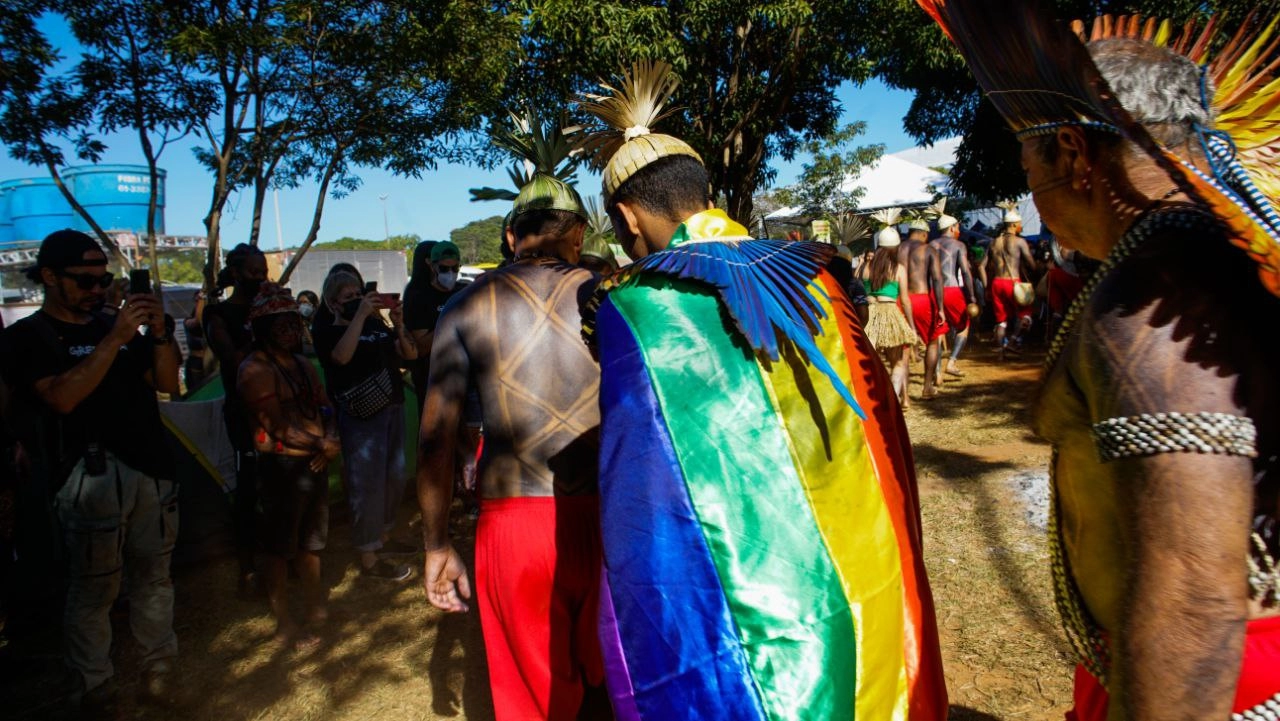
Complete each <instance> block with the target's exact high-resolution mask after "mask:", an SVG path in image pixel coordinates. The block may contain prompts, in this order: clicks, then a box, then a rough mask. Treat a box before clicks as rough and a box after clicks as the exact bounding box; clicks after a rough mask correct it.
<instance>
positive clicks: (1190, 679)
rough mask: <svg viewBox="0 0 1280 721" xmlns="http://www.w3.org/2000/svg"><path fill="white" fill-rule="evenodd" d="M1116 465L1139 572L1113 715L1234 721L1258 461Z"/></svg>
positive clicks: (1208, 458)
mask: <svg viewBox="0 0 1280 721" xmlns="http://www.w3.org/2000/svg"><path fill="white" fill-rule="evenodd" d="M1118 463H1123V464H1124V465H1123V468H1122V470H1121V469H1117V470H1120V474H1119V475H1120V476H1121V477H1122V478H1124V479H1125V481H1124V483H1123V484H1122V486H1121V489H1122V490H1121V513H1124V514H1126V515H1127V516H1128V518H1129V520H1130V522H1129V523H1125V522H1123V521H1122V522H1121V527H1122V529H1123V532H1122V537H1123V538H1124V546H1125V548H1124V552H1125V553H1124V556H1125V558H1126V559H1128V562H1129V567H1130V569H1131V573H1130V574H1129V576H1128V578H1127V579H1126V588H1125V592H1124V595H1125V602H1124V604H1123V607H1122V609H1121V621H1120V629H1119V633H1117V634H1116V641H1117V643H1115V644H1114V645H1113V649H1114V654H1113V663H1112V665H1113V672H1112V673H1113V677H1114V678H1113V681H1112V689H1113V690H1115V691H1116V693H1115V695H1114V697H1113V701H1114V703H1113V704H1112V708H1111V712H1110V713H1109V714H1108V716H1109V718H1110V719H1115V720H1119V719H1144V720H1146V719H1151V720H1160V719H1170V720H1171V721H1172V719H1188V718H1197V719H1225V718H1228V717H1229V716H1230V715H1231V706H1232V700H1233V698H1234V696H1235V685H1236V679H1237V677H1238V676H1239V673H1240V663H1241V654H1242V650H1243V647H1244V635H1245V624H1246V622H1247V619H1248V592H1247V584H1245V582H1244V563H1245V558H1246V557H1247V556H1248V553H1249V548H1248V533H1247V529H1248V527H1249V522H1250V518H1251V515H1252V497H1253V492H1252V482H1251V481H1252V464H1251V463H1250V462H1249V460H1248V459H1246V458H1231V457H1224V456H1215V455H1197V454H1186V453H1183V454H1164V455H1158V456H1151V457H1148V458H1144V459H1140V460H1129V461H1118Z"/></svg>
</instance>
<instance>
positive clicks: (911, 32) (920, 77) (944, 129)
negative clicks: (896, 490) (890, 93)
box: [868, 0, 1280, 204]
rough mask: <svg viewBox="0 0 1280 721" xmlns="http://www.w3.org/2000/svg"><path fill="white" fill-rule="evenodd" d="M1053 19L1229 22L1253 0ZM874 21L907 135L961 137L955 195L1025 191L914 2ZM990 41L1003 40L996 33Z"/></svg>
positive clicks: (1076, 12)
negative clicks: (905, 95) (1210, 18)
mask: <svg viewBox="0 0 1280 721" xmlns="http://www.w3.org/2000/svg"><path fill="white" fill-rule="evenodd" d="M1051 4H1052V5H1053V6H1054V7H1055V8H1056V9H1057V14H1058V18H1059V19H1060V20H1061V21H1063V22H1068V21H1070V20H1073V19H1084V20H1086V21H1088V20H1091V19H1092V18H1093V17H1094V16H1096V15H1099V14H1102V13H1113V14H1130V13H1142V14H1145V15H1148V16H1152V17H1157V18H1168V19H1171V20H1173V21H1174V22H1175V24H1177V23H1182V22H1185V21H1186V20H1187V19H1190V18H1201V19H1203V18H1204V17H1205V16H1206V15H1207V14H1208V13H1210V12H1214V11H1218V12H1221V13H1223V14H1224V16H1225V20H1226V27H1234V26H1235V25H1236V24H1238V22H1239V21H1240V20H1241V19H1242V18H1243V17H1244V16H1245V15H1246V14H1247V13H1248V12H1249V11H1251V10H1253V9H1254V8H1256V7H1258V5H1259V3H1257V2H1252V1H1250V2H1245V1H1244V0H1226V1H1222V0H1220V1H1219V2H1201V1H1199V0H1124V1H1123V2H1121V1H1119V0H1052V2H1051ZM1261 5H1262V6H1263V8H1264V9H1263V11H1262V12H1263V15H1264V16H1266V15H1267V13H1272V14H1274V13H1275V12H1276V10H1277V9H1280V2H1276V0H1264V2H1263V3H1261ZM868 13H869V15H870V16H871V17H872V18H873V20H872V22H873V23H874V26H875V27H876V28H878V29H879V30H880V32H878V33H876V34H875V35H874V36H872V37H871V38H870V41H869V45H868V49H869V52H870V56H871V57H873V58H875V74H876V75H878V76H879V77H880V78H881V79H883V80H884V81H885V83H886V84H888V85H890V86H891V87H895V88H901V89H905V90H912V91H914V92H915V94H916V95H915V98H914V100H913V101H912V103H911V107H910V109H909V110H908V112H907V115H906V117H905V118H903V127H904V128H905V129H906V131H907V133H908V134H910V135H911V136H912V137H913V138H915V139H916V140H918V141H919V142H921V143H926V144H928V143H933V142H936V141H938V140H942V139H945V138H950V137H953V136H956V135H962V136H963V141H962V143H961V145H960V148H959V149H958V150H957V152H956V163H955V166H954V167H953V168H952V170H951V187H950V189H949V191H950V192H951V193H952V194H956V195H959V194H963V195H966V196H970V197H971V198H973V199H975V200H978V201H981V202H982V203H983V204H990V203H991V202H994V201H997V200H1000V199H1002V198H1010V197H1017V196H1019V195H1021V194H1022V193H1025V192H1026V191H1027V186H1026V179H1025V177H1024V176H1023V173H1022V169H1021V165H1020V163H1019V160H1018V152H1019V145H1018V142H1017V141H1016V140H1015V139H1014V138H1013V134H1012V133H1011V132H1009V130H1008V128H1007V126H1006V125H1005V123H1004V120H1003V119H1002V118H1001V117H1000V115H999V114H998V113H997V112H996V111H995V108H994V107H993V106H992V105H991V104H990V103H989V102H987V101H986V100H985V99H984V98H983V97H982V94H981V93H980V92H979V90H978V87H977V84H976V83H975V81H974V80H973V76H972V74H971V73H970V72H969V70H968V68H967V67H966V66H965V64H964V61H963V60H962V59H961V57H960V55H959V53H957V52H956V51H955V48H954V47H953V46H952V44H951V42H950V41H949V40H947V38H946V37H945V36H944V35H943V33H942V31H941V30H940V29H939V28H938V27H937V26H936V25H935V24H934V23H933V22H932V21H931V20H930V19H929V18H928V16H927V15H925V13H924V12H923V11H922V10H921V9H920V8H919V7H918V6H917V5H916V3H915V2H914V0H875V1H874V2H872V3H869V4H868ZM989 41H990V42H992V43H999V42H1000V38H999V37H998V36H996V35H993V36H992V37H990V38H989Z"/></svg>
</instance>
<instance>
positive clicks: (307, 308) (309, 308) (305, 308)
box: [298, 303, 316, 318]
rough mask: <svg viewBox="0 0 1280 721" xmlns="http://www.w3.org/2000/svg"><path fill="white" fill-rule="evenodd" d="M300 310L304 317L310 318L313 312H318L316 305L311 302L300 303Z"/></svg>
mask: <svg viewBox="0 0 1280 721" xmlns="http://www.w3.org/2000/svg"><path fill="white" fill-rule="evenodd" d="M298 312H299V313H301V314H302V317H303V318H310V317H311V314H312V313H314V312H316V307H315V306H314V305H311V304H310V303H299V304H298Z"/></svg>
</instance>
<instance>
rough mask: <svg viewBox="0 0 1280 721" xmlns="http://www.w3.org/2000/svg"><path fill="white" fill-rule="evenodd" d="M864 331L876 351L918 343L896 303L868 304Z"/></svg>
mask: <svg viewBox="0 0 1280 721" xmlns="http://www.w3.org/2000/svg"><path fill="white" fill-rule="evenodd" d="M865 330H866V332H867V338H868V339H869V340H870V341H871V344H872V345H874V346H875V347H876V350H881V351H883V350H889V349H890V348H901V347H902V346H904V345H912V344H914V343H918V342H919V338H917V337H916V332H915V329H913V328H912V327H911V324H910V323H908V322H907V317H906V316H904V315H903V314H902V309H901V308H899V307H898V304H897V303H875V302H872V303H869V304H868V305H867V325H866V328H865Z"/></svg>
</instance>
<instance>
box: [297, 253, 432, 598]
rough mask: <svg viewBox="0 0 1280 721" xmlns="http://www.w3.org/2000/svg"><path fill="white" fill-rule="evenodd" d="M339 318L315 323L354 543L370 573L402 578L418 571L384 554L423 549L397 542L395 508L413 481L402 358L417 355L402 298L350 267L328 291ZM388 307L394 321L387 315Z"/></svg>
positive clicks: (330, 283) (365, 570) (335, 277)
mask: <svg viewBox="0 0 1280 721" xmlns="http://www.w3.org/2000/svg"><path fill="white" fill-rule="evenodd" d="M322 295H323V296H324V302H325V304H326V305H328V306H329V309H330V310H332V311H333V312H334V316H335V318H336V319H337V320H336V321H335V322H334V323H333V324H332V325H328V326H325V327H323V328H316V332H315V344H316V355H317V356H319V358H320V364H321V366H323V368H324V372H325V382H326V387H327V388H328V391H329V397H330V398H332V399H333V401H334V405H335V406H337V409H338V434H339V436H340V437H341V439H342V457H343V460H344V461H345V464H346V471H347V496H348V499H349V500H350V502H351V512H352V520H351V542H352V545H353V546H355V548H356V550H357V551H358V552H359V554H360V567H361V572H362V573H363V575H364V576H366V577H372V578H382V579H388V580H395V581H402V580H404V579H406V578H408V577H409V575H410V574H411V573H412V571H411V570H410V568H409V567H408V566H406V565H404V564H393V563H390V562H389V561H387V560H386V559H383V558H380V557H379V554H380V553H381V554H382V555H384V556H385V555H404V554H413V553H416V552H417V548H416V547H413V546H411V545H409V544H406V543H403V542H399V541H392V540H391V538H390V535H389V534H390V531H391V529H392V527H393V526H394V524H395V520H396V509H397V508H398V507H399V505H400V501H401V500H402V499H403V497H404V485H405V482H406V480H407V478H406V469H405V458H404V440H405V430H404V386H403V380H402V378H401V375H400V365H401V361H412V360H413V359H415V358H416V357H417V348H416V346H415V345H414V342H413V339H412V338H411V337H410V336H409V333H408V331H407V330H406V329H405V327H404V324H403V322H402V317H401V308H402V307H403V306H400V305H389V303H394V301H392V300H391V299H390V298H389V297H388V296H385V295H382V294H379V293H365V292H363V288H362V284H361V283H360V281H359V279H358V278H357V277H356V276H355V275H352V274H351V273H346V272H337V273H332V274H330V275H329V278H328V279H327V280H325V284H324V290H323V292H322ZM383 309H388V310H389V311H390V317H391V327H388V326H387V324H386V323H385V322H383V319H382V317H381V314H380V313H381V311H382V310H383Z"/></svg>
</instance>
